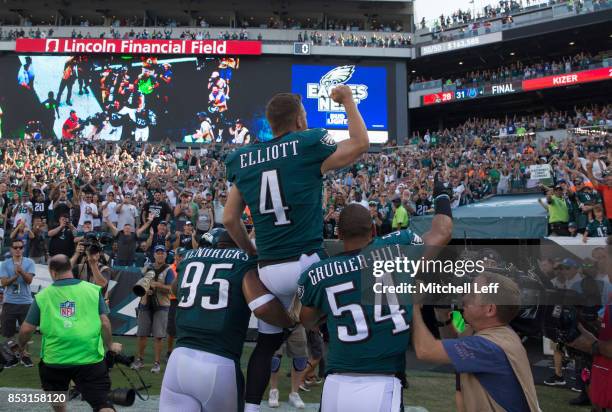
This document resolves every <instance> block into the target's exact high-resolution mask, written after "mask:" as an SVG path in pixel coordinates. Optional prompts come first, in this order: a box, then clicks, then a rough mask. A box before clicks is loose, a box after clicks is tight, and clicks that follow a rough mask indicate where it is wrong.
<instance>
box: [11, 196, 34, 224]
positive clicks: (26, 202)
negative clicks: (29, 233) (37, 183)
mask: <svg viewBox="0 0 612 412" xmlns="http://www.w3.org/2000/svg"><path fill="white" fill-rule="evenodd" d="M15 196H17V204H16V205H15V207H14V208H13V214H14V218H13V226H14V227H17V225H19V222H20V221H22V222H25V225H26V227H27V228H31V227H32V202H30V199H29V198H28V197H27V195H24V196H21V197H20V196H19V194H17V193H15Z"/></svg>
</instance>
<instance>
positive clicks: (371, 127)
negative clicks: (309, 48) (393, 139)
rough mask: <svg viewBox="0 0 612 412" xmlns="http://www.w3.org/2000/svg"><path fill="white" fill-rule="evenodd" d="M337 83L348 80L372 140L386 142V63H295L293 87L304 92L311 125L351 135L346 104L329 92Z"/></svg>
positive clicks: (334, 133) (339, 135)
mask: <svg viewBox="0 0 612 412" xmlns="http://www.w3.org/2000/svg"><path fill="white" fill-rule="evenodd" d="M337 84H346V85H348V86H349V87H350V88H351V89H352V90H353V96H354V97H355V101H356V103H357V106H358V107H359V111H360V112H361V115H362V116H363V119H364V121H365V123H366V127H367V128H368V135H369V137H370V141H371V142H372V143H385V142H386V141H387V139H388V128H387V122H388V119H387V70H386V68H384V67H361V66H356V65H342V66H320V65H294V66H293V68H292V79H291V87H292V90H293V93H298V94H300V95H301V96H302V102H303V104H304V108H305V109H306V113H308V125H309V126H310V127H323V128H326V129H329V130H330V133H331V135H332V136H334V138H335V139H336V140H343V139H347V138H348V123H347V117H346V113H345V111H344V107H343V106H342V105H339V104H337V103H335V102H334V101H333V100H332V99H331V98H330V97H329V96H330V93H331V89H333V87H334V86H336V85H337Z"/></svg>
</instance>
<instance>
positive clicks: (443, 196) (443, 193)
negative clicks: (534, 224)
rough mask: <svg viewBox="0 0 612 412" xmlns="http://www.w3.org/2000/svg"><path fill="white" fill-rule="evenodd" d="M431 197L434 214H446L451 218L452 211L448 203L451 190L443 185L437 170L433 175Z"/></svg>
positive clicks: (450, 197)
mask: <svg viewBox="0 0 612 412" xmlns="http://www.w3.org/2000/svg"><path fill="white" fill-rule="evenodd" d="M433 198H434V209H435V211H436V215H438V214H440V215H446V216H448V217H450V218H451V219H452V218H453V213H452V211H451V204H450V201H451V199H452V190H451V189H450V188H448V187H446V186H444V183H442V182H441V181H440V180H439V177H438V173H437V172H436V174H435V175H434V189H433Z"/></svg>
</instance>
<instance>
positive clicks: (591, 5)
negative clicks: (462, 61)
mask: <svg viewBox="0 0 612 412" xmlns="http://www.w3.org/2000/svg"><path fill="white" fill-rule="evenodd" d="M578 4H580V6H577V5H578ZM609 8H612V1H611V0H584V1H582V3H579V2H578V1H572V2H567V1H563V2H557V3H556V4H552V5H546V4H545V5H540V6H535V7H531V8H525V9H521V10H520V11H517V12H512V13H509V14H510V15H511V16H512V22H510V23H505V21H506V18H507V15H508V14H504V15H499V16H496V17H493V18H490V17H489V18H487V17H484V18H480V19H477V20H473V21H470V22H469V23H457V24H456V25H453V26H451V27H450V28H446V29H439V28H438V29H436V28H428V27H426V28H424V29H418V30H416V31H415V36H414V41H413V43H414V44H418V45H419V46H420V45H426V44H428V43H440V42H445V41H449V40H455V39H463V38H468V37H476V36H481V35H483V34H489V33H495V32H499V31H503V30H507V29H511V28H516V27H521V26H528V25H532V24H537V23H541V22H543V21H547V20H554V19H560V18H567V17H573V16H576V15H579V14H587V13H594V12H598V11H602V10H606V9H609ZM475 24H476V25H477V26H478V27H477V28H475V29H474V28H473V27H474V25H475Z"/></svg>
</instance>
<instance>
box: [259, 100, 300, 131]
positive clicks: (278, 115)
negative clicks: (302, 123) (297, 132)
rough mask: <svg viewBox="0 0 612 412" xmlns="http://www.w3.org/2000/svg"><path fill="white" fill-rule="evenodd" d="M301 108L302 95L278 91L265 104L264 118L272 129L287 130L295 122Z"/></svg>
mask: <svg viewBox="0 0 612 412" xmlns="http://www.w3.org/2000/svg"><path fill="white" fill-rule="evenodd" d="M301 109H302V97H301V96H300V95H299V94H294V93H278V94H276V95H274V97H272V98H271V99H270V101H268V104H267V105H266V118H267V119H268V123H270V127H272V131H273V132H274V133H275V134H276V133H277V132H284V131H287V130H289V129H290V128H291V126H293V125H294V124H295V120H296V118H297V117H298V116H299V115H300V111H301Z"/></svg>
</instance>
